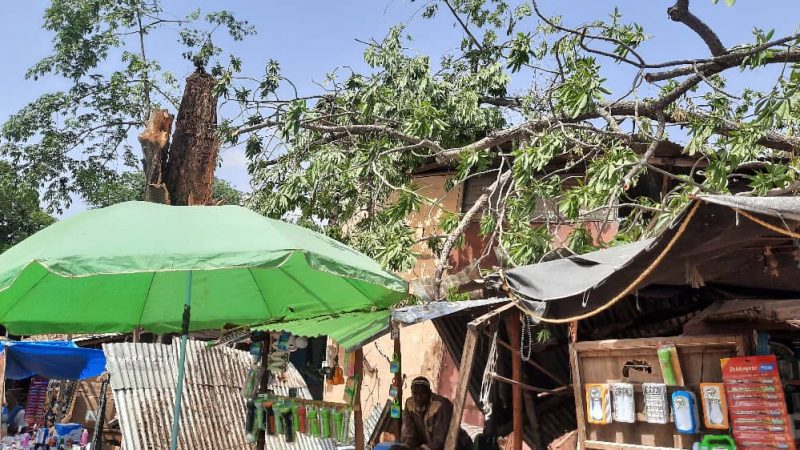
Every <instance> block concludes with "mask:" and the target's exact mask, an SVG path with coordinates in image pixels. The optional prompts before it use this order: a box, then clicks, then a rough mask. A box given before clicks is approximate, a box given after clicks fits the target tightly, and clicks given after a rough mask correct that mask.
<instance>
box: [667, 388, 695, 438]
mask: <svg viewBox="0 0 800 450" xmlns="http://www.w3.org/2000/svg"><path fill="white" fill-rule="evenodd" d="M672 415H673V417H674V419H675V428H676V429H677V430H678V433H681V434H697V433H698V432H699V431H700V416H699V414H698V413H697V399H696V398H695V396H694V393H693V392H690V391H675V392H673V393H672Z"/></svg>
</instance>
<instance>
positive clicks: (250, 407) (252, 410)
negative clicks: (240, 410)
mask: <svg viewBox="0 0 800 450" xmlns="http://www.w3.org/2000/svg"><path fill="white" fill-rule="evenodd" d="M255 419H256V405H255V404H254V403H253V401H252V400H248V401H247V414H246V415H245V422H244V432H245V433H247V442H251V443H252V442H255V441H256V435H255V434H253V423H254V422H255Z"/></svg>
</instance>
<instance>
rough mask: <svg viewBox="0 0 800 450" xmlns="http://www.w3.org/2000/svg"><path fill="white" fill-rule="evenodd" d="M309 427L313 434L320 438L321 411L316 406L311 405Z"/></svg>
mask: <svg viewBox="0 0 800 450" xmlns="http://www.w3.org/2000/svg"><path fill="white" fill-rule="evenodd" d="M308 428H309V431H310V432H311V436H313V437H315V438H318V437H320V430H319V411H318V410H317V408H316V407H315V406H311V407H309V408H308Z"/></svg>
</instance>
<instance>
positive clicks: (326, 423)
mask: <svg viewBox="0 0 800 450" xmlns="http://www.w3.org/2000/svg"><path fill="white" fill-rule="evenodd" d="M319 424H320V435H321V436H322V438H323V439H327V438H329V437H331V410H330V409H328V408H320V410H319Z"/></svg>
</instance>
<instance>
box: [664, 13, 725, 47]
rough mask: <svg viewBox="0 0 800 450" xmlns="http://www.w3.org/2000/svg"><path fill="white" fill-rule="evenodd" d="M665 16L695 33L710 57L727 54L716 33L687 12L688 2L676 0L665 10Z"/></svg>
mask: <svg viewBox="0 0 800 450" xmlns="http://www.w3.org/2000/svg"><path fill="white" fill-rule="evenodd" d="M667 14H669V18H670V19H672V21H673V22H681V23H683V24H684V25H686V26H687V27H689V28H691V29H692V31H694V32H695V33H697V34H698V35H699V36H700V37H701V38H702V39H703V41H705V43H706V45H707V46H708V49H709V50H711V54H712V55H714V56H721V55H724V54H725V53H727V52H728V50H727V49H726V48H725V46H724V45H722V41H721V40H720V39H719V36H717V33H715V32H714V30H712V29H711V27H709V26H708V25H706V24H705V22H703V21H702V20H700V19H699V18H698V17H697V16H695V15H694V14H692V13H691V12H690V11H689V0H677V1H676V2H675V4H674V5H672V6H671V7H669V8H668V9H667Z"/></svg>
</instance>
